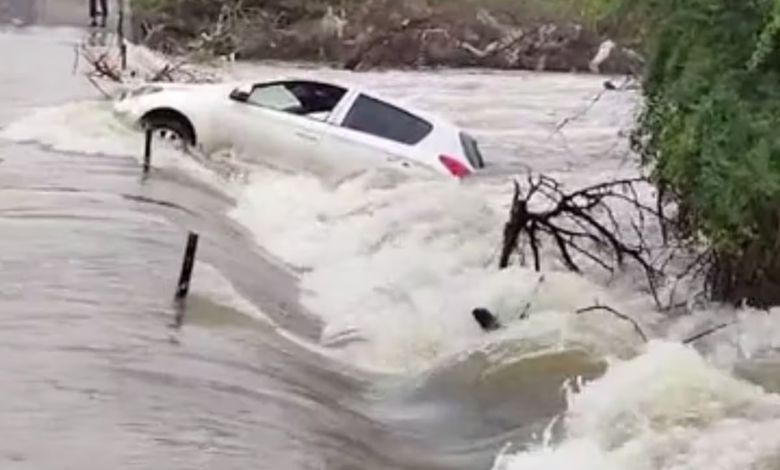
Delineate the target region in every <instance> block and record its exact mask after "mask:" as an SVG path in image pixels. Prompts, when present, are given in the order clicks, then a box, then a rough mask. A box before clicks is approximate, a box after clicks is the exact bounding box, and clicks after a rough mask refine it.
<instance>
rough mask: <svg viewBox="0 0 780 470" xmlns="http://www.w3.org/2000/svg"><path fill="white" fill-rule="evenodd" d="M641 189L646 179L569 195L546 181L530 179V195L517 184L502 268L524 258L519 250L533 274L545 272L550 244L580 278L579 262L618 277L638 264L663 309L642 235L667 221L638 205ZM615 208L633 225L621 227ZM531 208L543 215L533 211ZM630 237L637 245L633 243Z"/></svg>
mask: <svg viewBox="0 0 780 470" xmlns="http://www.w3.org/2000/svg"><path fill="white" fill-rule="evenodd" d="M643 183H645V180H644V179H642V178H632V179H623V180H617V181H611V182H607V183H600V184H597V185H593V186H589V187H586V188H583V189H580V190H577V191H574V192H570V193H567V192H564V191H563V189H562V187H561V185H560V183H559V182H557V181H555V180H554V179H552V178H549V177H547V176H544V175H540V176H536V177H534V176H529V177H528V189H527V190H526V191H523V188H522V187H521V185H520V183H518V182H517V181H515V183H514V194H513V197H512V206H511V209H510V215H509V220H508V221H507V223H506V225H505V226H504V239H503V244H502V249H501V257H500V260H499V268H500V269H506V268H507V267H508V266H509V262H510V259H511V257H512V254H513V253H515V252H520V253H521V254H522V249H521V247H522V246H526V245H527V246H528V247H529V248H530V250H531V253H532V256H533V264H534V269H535V270H536V271H537V272H538V271H541V264H542V263H541V256H542V254H541V253H542V250H541V248H542V245H543V243H544V242H545V240H547V241H551V242H552V243H553V244H554V246H555V247H556V248H557V250H558V254H559V255H560V258H561V260H562V261H563V263H564V264H565V265H566V267H567V268H568V269H569V270H571V271H573V272H578V273H579V272H582V269H581V266H580V263H581V258H586V259H588V260H590V261H591V262H593V263H594V264H595V265H596V266H598V267H600V268H601V269H604V270H606V271H608V272H609V273H610V274H615V272H616V271H617V270H618V269H619V268H621V267H622V266H623V265H624V264H625V263H626V261H632V262H634V263H635V264H637V265H638V266H639V267H640V268H641V269H642V271H643V272H644V274H645V277H646V279H647V281H648V285H649V287H650V291H651V293H652V295H653V297H654V299H655V300H656V303H657V304H658V305H659V307H660V306H661V302H660V300H659V298H658V293H657V282H658V279H659V278H660V277H661V274H662V273H661V271H659V270H657V269H656V268H655V267H654V266H653V263H652V257H651V247H650V245H649V244H648V242H647V241H646V240H645V235H644V234H645V232H646V228H647V225H648V223H649V222H650V221H662V220H663V219H664V215H663V214H660V213H658V212H657V211H656V209H655V208H653V207H650V206H649V205H646V204H644V203H643V202H642V201H641V200H640V198H639V194H638V191H637V190H636V188H635V185H637V184H643ZM615 204H622V205H624V206H626V207H627V208H628V209H629V210H630V211H633V217H631V220H630V221H629V222H623V223H621V221H620V220H619V218H618V217H617V215H616V213H615V210H616V209H615V208H614V207H613V206H614V205H615ZM532 206H534V207H539V206H542V207H544V209H542V210H534V209H532V208H531V207H532ZM627 232H628V233H629V235H630V236H633V237H634V238H635V239H634V240H629V235H626V233H627Z"/></svg>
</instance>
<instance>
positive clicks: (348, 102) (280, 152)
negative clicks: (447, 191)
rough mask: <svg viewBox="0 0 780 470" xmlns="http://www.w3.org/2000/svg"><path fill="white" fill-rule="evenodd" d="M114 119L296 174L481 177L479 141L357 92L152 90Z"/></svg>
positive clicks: (134, 94)
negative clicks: (341, 170)
mask: <svg viewBox="0 0 780 470" xmlns="http://www.w3.org/2000/svg"><path fill="white" fill-rule="evenodd" d="M114 111H115V113H116V114H118V115H120V116H121V117H124V118H126V119H129V120H130V121H131V122H133V123H135V124H140V125H142V126H144V127H145V128H151V129H152V130H153V131H154V135H155V138H163V139H167V140H171V141H174V142H178V143H180V144H183V145H186V146H197V147H198V148H200V149H202V150H203V151H205V152H207V153H209V152H214V151H218V150H220V149H224V148H235V149H237V150H239V151H240V152H241V154H242V155H249V156H251V158H254V159H257V160H258V161H262V162H265V163H270V164H272V165H277V166H281V167H284V168H293V169H296V170H300V169H309V170H317V169H319V168H321V167H332V166H334V165H335V166H339V165H347V166H350V167H360V168H365V167H371V166H381V165H396V166H398V165H401V166H403V167H413V166H414V167H417V166H419V167H424V168H428V169H433V170H434V171H437V172H439V173H443V174H446V175H449V176H452V177H457V178H463V177H466V176H468V175H470V174H472V173H474V172H475V171H478V170H479V169H480V168H483V167H484V161H483V158H482V155H481V153H480V150H479V146H478V144H477V141H476V140H475V139H474V138H473V137H472V136H471V135H469V134H468V133H466V132H465V131H463V130H461V129H459V128H458V127H457V126H455V125H454V124H452V123H450V122H447V121H446V120H445V119H442V118H439V117H436V116H432V115H430V114H427V113H423V112H420V111H414V110H411V109H408V108H406V107H404V106H401V105H399V104H396V103H393V102H391V101H389V100H387V99H385V98H381V97H379V96H378V95H376V94H373V93H371V92H368V91H365V90H361V89H359V88H357V87H354V86H350V85H343V84H336V83H325V82H321V81H315V80H307V79H288V80H272V81H266V82H259V83H244V84H227V85H225V84H216V85H215V84H207V85H181V84H166V85H156V84H154V85H145V86H142V87H139V88H136V89H134V90H128V91H125V92H123V93H122V94H121V95H120V96H119V98H118V100H117V101H116V102H115V104H114Z"/></svg>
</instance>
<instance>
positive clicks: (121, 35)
mask: <svg viewBox="0 0 780 470" xmlns="http://www.w3.org/2000/svg"><path fill="white" fill-rule="evenodd" d="M117 2H119V8H118V9H117V11H118V12H119V15H118V17H119V18H118V19H117V25H116V35H117V40H118V41H119V54H120V56H121V58H122V70H123V71H124V70H127V43H126V41H125V0H117Z"/></svg>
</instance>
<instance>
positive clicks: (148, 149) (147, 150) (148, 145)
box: [144, 127, 154, 173]
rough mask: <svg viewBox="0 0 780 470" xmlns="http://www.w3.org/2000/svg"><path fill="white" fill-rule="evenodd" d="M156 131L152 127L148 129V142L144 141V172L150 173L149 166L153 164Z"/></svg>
mask: <svg viewBox="0 0 780 470" xmlns="http://www.w3.org/2000/svg"><path fill="white" fill-rule="evenodd" d="M153 138H154V133H153V131H152V128H151V127H149V128H147V129H146V142H145V143H144V173H149V168H150V167H151V165H152V139H153Z"/></svg>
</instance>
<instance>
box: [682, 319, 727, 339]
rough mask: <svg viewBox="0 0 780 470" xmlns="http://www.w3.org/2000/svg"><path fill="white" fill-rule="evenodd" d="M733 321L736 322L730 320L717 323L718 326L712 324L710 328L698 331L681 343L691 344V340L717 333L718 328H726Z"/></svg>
mask: <svg viewBox="0 0 780 470" xmlns="http://www.w3.org/2000/svg"><path fill="white" fill-rule="evenodd" d="M735 323H736V322H730V323H723V324H721V325H718V326H713V327H712V328H709V329H707V330H704V331H702V332H701V333H699V334H697V335H694V336H691V337H690V338H688V339H685V340H683V344H691V343H693V342H696V341H698V340H700V339H702V338H704V337H707V336H710V335H712V334H714V333H717V332H718V331H720V330H723V329H725V328H728V327H730V326H732V325H734V324H735Z"/></svg>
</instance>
